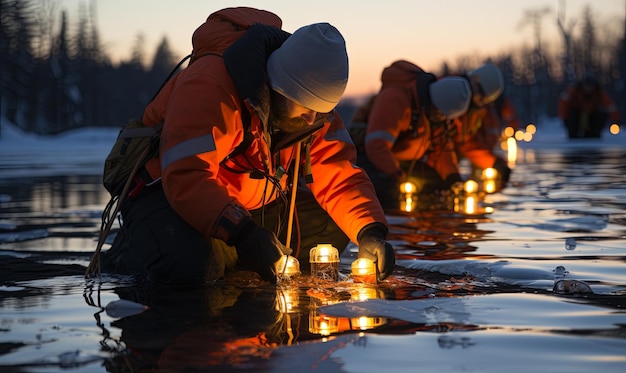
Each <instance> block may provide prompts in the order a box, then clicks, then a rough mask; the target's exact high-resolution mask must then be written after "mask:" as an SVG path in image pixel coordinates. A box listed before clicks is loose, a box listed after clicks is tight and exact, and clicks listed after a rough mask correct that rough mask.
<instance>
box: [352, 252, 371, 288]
mask: <svg viewBox="0 0 626 373" xmlns="http://www.w3.org/2000/svg"><path fill="white" fill-rule="evenodd" d="M352 280H353V281H354V282H360V283H365V284H375V283H376V264H375V263H374V262H372V261H371V260H369V259H366V258H358V259H357V260H355V261H354V262H352Z"/></svg>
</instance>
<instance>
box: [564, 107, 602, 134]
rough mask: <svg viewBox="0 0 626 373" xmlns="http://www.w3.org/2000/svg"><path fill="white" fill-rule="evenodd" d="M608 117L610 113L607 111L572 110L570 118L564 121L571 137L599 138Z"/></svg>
mask: <svg viewBox="0 0 626 373" xmlns="http://www.w3.org/2000/svg"><path fill="white" fill-rule="evenodd" d="M608 119H609V117H608V114H607V113H605V112H600V111H592V112H589V113H583V112H580V111H571V112H570V115H569V118H568V119H566V120H565V121H564V124H565V127H566V128H567V135H568V136H569V138H570V139H576V138H599V137H600V136H601V135H602V130H603V129H604V126H605V125H606V123H607V121H608Z"/></svg>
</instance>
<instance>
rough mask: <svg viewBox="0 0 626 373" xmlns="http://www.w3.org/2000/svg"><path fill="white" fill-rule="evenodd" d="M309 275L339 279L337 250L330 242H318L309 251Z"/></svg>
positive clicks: (326, 278)
mask: <svg viewBox="0 0 626 373" xmlns="http://www.w3.org/2000/svg"><path fill="white" fill-rule="evenodd" d="M309 262H310V263H311V276H313V277H317V278H320V279H323V280H332V281H338V280H339V251H337V249H336V248H334V247H333V246H332V245H330V244H319V245H317V246H315V247H314V248H312V249H311V251H309Z"/></svg>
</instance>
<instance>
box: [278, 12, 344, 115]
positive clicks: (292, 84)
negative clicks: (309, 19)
mask: <svg viewBox="0 0 626 373" xmlns="http://www.w3.org/2000/svg"><path fill="white" fill-rule="evenodd" d="M267 75H268V79H269V83H270V86H271V87H272V89H274V90H275V91H276V92H278V93H280V94H282V95H283V96H285V97H287V98H289V99H291V100H293V101H295V102H296V103H298V104H300V105H302V106H304V107H305V108H307V109H310V110H313V111H316V112H319V113H327V112H329V111H331V110H332V109H333V108H334V107H335V106H336V105H337V103H339V100H340V99H341V96H342V95H343V92H344V91H345V89H346V84H347V83H348V53H347V52H346V43H345V41H344V39H343V36H341V33H340V32H339V31H338V30H337V29H336V28H335V27H333V26H332V25H330V24H328V23H315V24H312V25H308V26H304V27H301V28H299V29H298V30H296V31H295V32H294V33H293V34H292V35H291V36H289V38H287V40H286V41H285V42H284V43H283V45H282V46H281V47H280V48H278V49H277V50H275V51H274V52H273V53H272V54H271V55H270V58H269V59H268V61H267Z"/></svg>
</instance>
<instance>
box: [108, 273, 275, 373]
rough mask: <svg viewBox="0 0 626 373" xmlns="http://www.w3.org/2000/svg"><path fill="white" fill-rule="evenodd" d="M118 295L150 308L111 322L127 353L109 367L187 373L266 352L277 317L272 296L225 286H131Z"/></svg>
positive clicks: (228, 363)
mask: <svg viewBox="0 0 626 373" xmlns="http://www.w3.org/2000/svg"><path fill="white" fill-rule="evenodd" d="M116 292H117V293H118V295H119V296H120V298H121V299H125V300H130V301H133V302H136V303H140V304H143V305H146V306H148V309H147V310H146V311H144V312H142V313H140V314H137V315H133V316H128V317H124V318H121V319H118V320H115V321H113V322H112V323H111V325H112V326H113V327H116V328H120V329H121V330H122V332H121V340H122V342H124V344H125V345H126V351H125V353H124V354H119V355H118V356H114V357H113V358H112V359H110V360H109V361H108V362H107V363H108V364H109V365H113V366H117V365H119V364H124V365H128V364H131V365H132V366H133V367H135V368H136V369H137V370H146V369H155V368H158V369H165V370H168V369H174V370H176V371H185V370H189V369H192V370H193V369H194V368H198V367H206V366H215V365H222V364H227V365H233V364H237V359H245V358H253V357H255V356H258V357H262V356H264V355H267V354H269V349H270V348H271V346H272V342H271V341H270V340H268V338H267V337H266V331H268V330H271V328H272V326H273V325H274V324H276V323H277V320H278V317H279V312H278V311H276V308H275V307H274V301H275V293H273V292H268V291H263V290H262V289H252V288H251V289H241V288H237V287H234V286H228V285H224V286H219V287H193V288H192V287H188V288H181V287H176V288H174V287H155V286H151V287H140V286H135V287H129V288H118V289H116ZM238 348H241V349H245V356H244V355H242V354H238V353H237V351H234V350H236V349H238ZM113 371H116V370H115V369H114V370H113Z"/></svg>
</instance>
